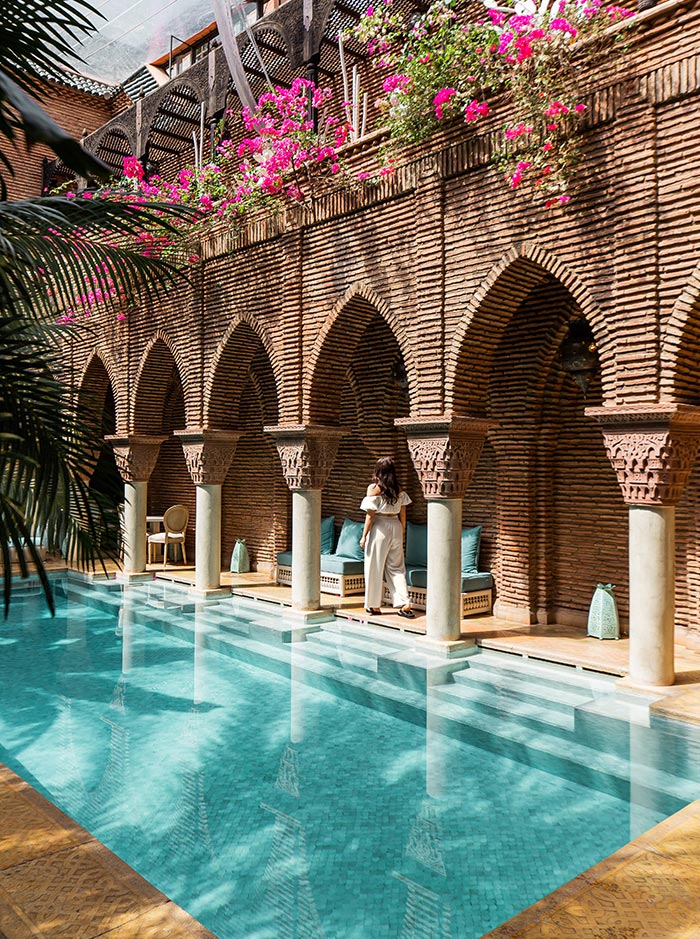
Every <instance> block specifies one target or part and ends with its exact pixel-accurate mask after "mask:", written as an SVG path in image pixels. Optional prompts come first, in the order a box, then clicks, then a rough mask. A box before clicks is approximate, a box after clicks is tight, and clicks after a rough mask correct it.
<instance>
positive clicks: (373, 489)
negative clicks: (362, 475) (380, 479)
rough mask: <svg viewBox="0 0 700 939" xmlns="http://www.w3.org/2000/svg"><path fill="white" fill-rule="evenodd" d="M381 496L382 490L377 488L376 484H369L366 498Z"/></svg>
mask: <svg viewBox="0 0 700 939" xmlns="http://www.w3.org/2000/svg"><path fill="white" fill-rule="evenodd" d="M381 494H382V490H381V489H380V488H379V486H378V485H377V484H376V483H370V484H369V486H368V487H367V495H368V496H380V495H381Z"/></svg>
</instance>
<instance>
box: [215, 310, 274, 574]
mask: <svg viewBox="0 0 700 939" xmlns="http://www.w3.org/2000/svg"><path fill="white" fill-rule="evenodd" d="M206 411H207V426H209V427H212V428H214V429H218V430H235V431H237V432H239V433H240V434H241V436H240V437H239V439H238V443H237V445H236V452H235V456H234V459H233V462H232V464H231V467H230V469H229V471H228V474H227V476H226V479H225V480H224V484H223V487H222V492H221V564H222V569H224V570H228V567H229V563H230V559H231V552H232V551H233V547H234V545H235V542H236V539H237V538H244V539H245V541H246V545H247V548H248V554H249V556H250V562H251V566H252V568H253V569H254V570H263V571H268V572H271V571H272V567H273V565H274V564H275V561H276V556H277V552H278V551H282V550H283V549H284V548H285V546H286V539H287V527H288V517H287V513H288V508H287V501H288V499H287V496H288V490H287V485H286V483H285V481H284V477H283V475H282V467H281V464H280V460H279V456H278V455H277V448H276V447H275V444H274V441H273V439H272V438H271V437H270V436H269V435H268V434H265V433H263V427H265V426H266V425H268V424H276V423H277V421H278V406H277V387H276V382H275V375H274V372H273V369H272V364H271V362H270V358H269V355H268V353H267V351H266V349H265V346H264V344H263V342H262V340H261V338H260V336H259V335H258V333H257V332H256V331H255V330H254V329H253V328H252V326H250V325H249V324H248V323H246V322H239V323H238V324H237V325H236V327H235V329H234V330H233V331H232V333H231V335H230V336H229V337H228V340H227V341H226V343H225V345H224V347H223V349H222V351H221V354H220V355H219V357H218V359H217V363H216V366H215V369H214V373H213V375H212V381H211V390H210V393H209V401H208V404H207V409H206Z"/></svg>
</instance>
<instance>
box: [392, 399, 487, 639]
mask: <svg viewBox="0 0 700 939" xmlns="http://www.w3.org/2000/svg"><path fill="white" fill-rule="evenodd" d="M395 424H396V425H397V427H401V428H403V430H405V431H406V436H407V437H408V449H409V452H410V454H411V459H412V461H413V465H414V467H415V469H416V472H417V473H418V479H419V480H420V484H421V486H422V489H423V495H424V496H425V499H426V501H427V503H428V581H427V591H426V607H427V608H426V630H427V636H428V638H429V639H434V640H437V641H440V642H447V641H454V640H457V639H459V636H460V632H461V620H462V610H461V593H462V578H461V570H462V563H461V552H462V498H463V496H464V492H465V490H466V488H467V486H468V485H469V482H470V481H471V478H472V475H473V474H474V470H475V469H476V464H477V463H478V461H479V455H480V454H481V448H482V447H483V445H484V440H485V439H486V431H487V430H488V428H489V426H490V423H489V422H488V421H485V420H482V419H480V418H472V417H465V416H457V415H452V414H446V415H439V416H437V417H434V418H416V419H414V418H399V419H398V420H397V421H395Z"/></svg>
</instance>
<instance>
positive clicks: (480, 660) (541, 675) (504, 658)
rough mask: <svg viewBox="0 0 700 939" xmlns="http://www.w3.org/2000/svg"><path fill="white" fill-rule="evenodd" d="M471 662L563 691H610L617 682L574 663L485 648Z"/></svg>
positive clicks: (607, 692) (604, 692) (489, 669)
mask: <svg viewBox="0 0 700 939" xmlns="http://www.w3.org/2000/svg"><path fill="white" fill-rule="evenodd" d="M472 664H473V666H474V668H479V669H481V670H483V671H484V672H493V673H496V674H498V675H499V676H505V675H513V676H514V677H518V678H520V677H525V678H527V679H529V680H532V681H536V682H538V683H539V684H541V685H546V686H548V687H551V688H559V689H561V690H562V691H566V690H569V689H575V690H577V691H581V692H589V693H590V694H589V697H595V696H597V695H600V694H612V693H613V692H614V690H615V684H616V682H617V678H616V677H615V676H612V675H601V674H600V673H598V672H591V671H587V670H584V669H580V668H575V667H574V666H569V665H560V664H556V663H549V662H543V661H541V660H540V659H530V658H526V657H525V656H521V655H514V654H509V653H506V652H493V651H490V650H487V649H481V650H479V653H478V655H475V656H474V657H473V659H472Z"/></svg>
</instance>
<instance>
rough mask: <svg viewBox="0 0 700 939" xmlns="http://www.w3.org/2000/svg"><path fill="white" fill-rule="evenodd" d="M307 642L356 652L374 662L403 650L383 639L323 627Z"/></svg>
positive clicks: (401, 647)
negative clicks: (383, 656)
mask: <svg viewBox="0 0 700 939" xmlns="http://www.w3.org/2000/svg"><path fill="white" fill-rule="evenodd" d="M307 641H308V642H314V643H320V644H322V645H329V646H335V647H337V648H340V649H347V650H349V651H352V652H356V653H357V654H358V655H365V656H367V657H368V658H373V659H375V660H376V658H377V656H378V655H386V654H387V653H389V652H398V651H399V650H401V649H403V648H404V647H403V646H400V645H397V644H396V643H395V642H391V641H386V642H385V641H384V639H377V638H375V637H366V636H363V635H356V634H355V633H352V632H337V631H335V630H330V629H327V628H325V627H324V628H323V629H320V630H319V631H318V632H316V633H312V634H311V635H310V636H309V637H308V639H307Z"/></svg>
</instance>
